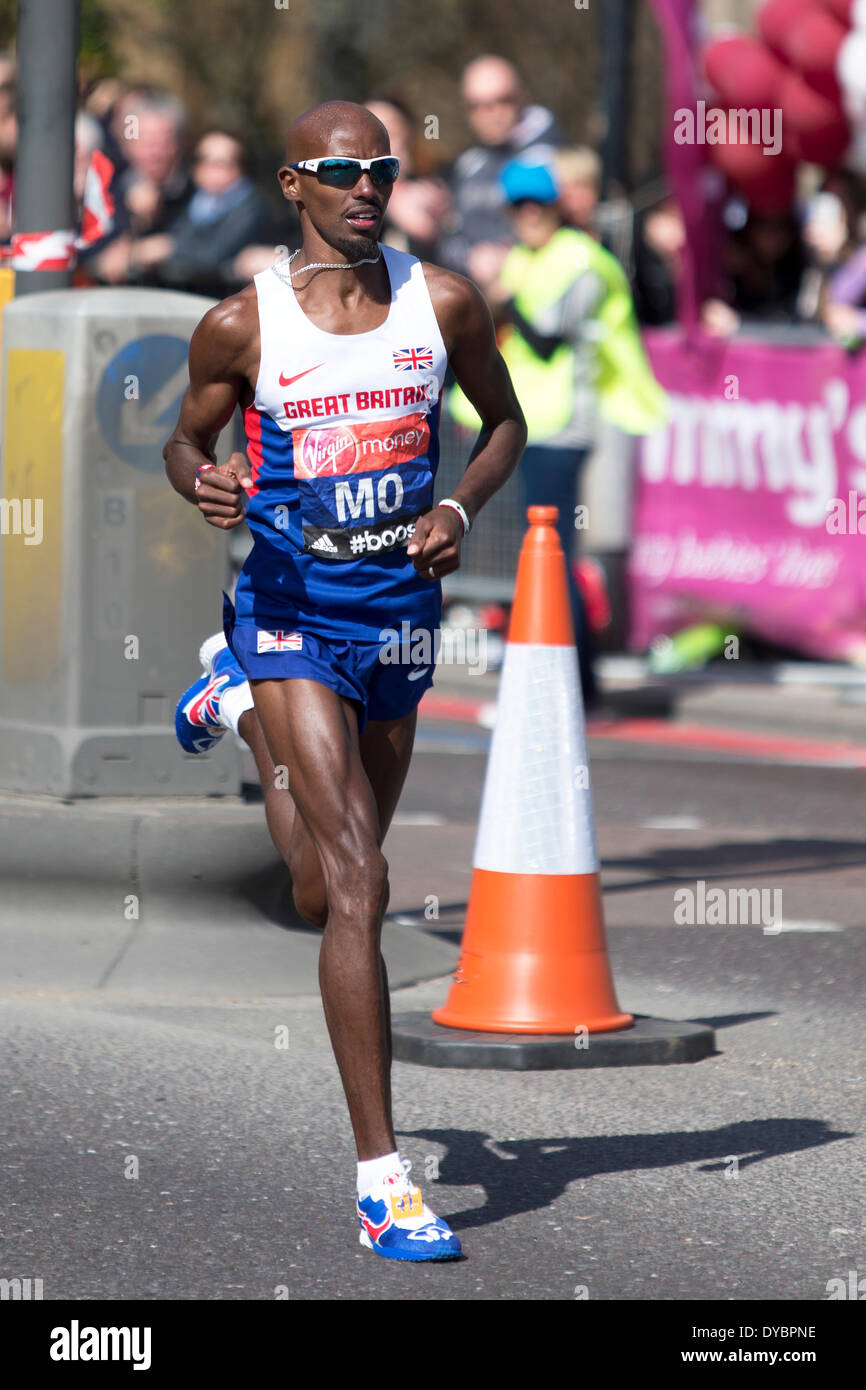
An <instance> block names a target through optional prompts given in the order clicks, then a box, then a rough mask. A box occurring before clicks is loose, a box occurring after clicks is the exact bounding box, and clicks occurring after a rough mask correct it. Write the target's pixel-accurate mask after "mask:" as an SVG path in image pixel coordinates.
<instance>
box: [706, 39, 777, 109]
mask: <svg viewBox="0 0 866 1390" xmlns="http://www.w3.org/2000/svg"><path fill="white" fill-rule="evenodd" d="M704 70H705V72H706V74H707V77H708V78H709V80H710V82H711V83H712V84H713V86H714V87H715V89H716V91H717V92H719V94H720V95H721V96H722V97H723V98H724V100H725V101H726V102H730V104H731V105H732V106H758V107H761V106H775V105H776V104H777V99H778V93H779V83H780V82H781V80H782V75H783V69H782V66H781V64H780V63H779V62H778V60H777V59H776V58H774V57H773V55H772V53H771V52H770V50H769V49H768V48H767V47H766V46H765V45H764V44H763V43H761V41H760V40H759V39H753V38H752V37H751V36H750V35H748V34H733V35H731V37H730V38H726V39H717V40H716V41H715V43H711V44H710V45H709V47H708V48H707V49H706V50H705V52H704Z"/></svg>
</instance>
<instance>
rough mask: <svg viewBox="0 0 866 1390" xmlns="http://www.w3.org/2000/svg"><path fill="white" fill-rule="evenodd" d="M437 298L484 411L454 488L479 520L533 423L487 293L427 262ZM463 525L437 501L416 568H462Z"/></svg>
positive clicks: (451, 348)
mask: <svg viewBox="0 0 866 1390" xmlns="http://www.w3.org/2000/svg"><path fill="white" fill-rule="evenodd" d="M424 274H425V277H426V280H427V286H428V288H429V290H430V297H431V299H432V301H433V307H434V309H435V311H436V317H437V319H438V320H439V326H440V328H441V331H442V337H443V340H444V342H445V347H446V349H447V351H448V359H449V361H450V363H451V368H452V370H453V372H454V375H455V377H456V378H457V381H458V383H459V384H460V386H461V387H462V388H463V391H464V393H465V394H466V396H467V397H468V399H469V400H470V401H471V402H472V404H473V405H474V406H475V409H476V410H477V411H478V414H479V415H480V416H481V433H480V435H479V437H478V440H477V442H476V445H475V448H474V449H473V451H472V455H471V458H470V460H469V463H468V464H467V466H466V471H465V472H464V474H463V477H462V478H461V479H460V482H459V483H458V485H457V487H456V488H455V489H454V490H453V492H452V494H451V495H452V497H453V498H454V499H455V501H457V502H460V503H461V505H462V506H463V507H465V509H466V511H467V512H468V514H469V519H470V521H472V520H474V518H475V516H476V515H477V513H478V512H479V511H480V509H481V508H482V507H483V506H484V504H485V502H487V501H489V499H490V498H491V497H492V496H493V494H494V493H495V492H498V491H499V489H500V488H501V487H502V486H503V485H504V484H505V483H506V482H507V481H508V479H509V478H510V477H511V474H512V473H513V472H514V469H515V468H516V467H517V461H518V459H519V458H520V455H521V453H522V452H523V447H524V445H525V443H526V423H525V421H524V418H523V411H522V410H521V409H520V405H519V404H518V401H517V397H516V395H515V394H514V387H513V386H512V384H511V377H510V376H509V375H508V368H507V367H506V365H505V363H504V361H503V360H502V356H501V354H500V352H499V349H498V347H497V345H496V336H495V333H494V329H493V321H492V319H491V317H490V311H489V309H488V308H487V304H486V302H485V300H484V297H483V295H482V294H481V291H480V290H479V289H478V288H477V287H476V286H475V285H474V284H473V283H472V281H471V280H467V279H466V278H465V277H464V276H462V275H457V274H455V273H454V272H453V271H450V270H443V269H442V268H441V267H439V266H433V265H429V264H425V265H424ZM461 539H462V526H461V523H460V519H459V517H458V516H457V514H456V512H455V511H454V510H453V509H452V508H450V507H434V509H433V511H432V512H428V513H427V514H426V516H423V517H421V518H420V520H419V521H418V522H417V523H416V527H415V534H414V536H413V538H412V542H411V544H410V545H409V546H408V547H407V554H409V555H411V556H412V558H413V562H414V564H415V568H416V569H417V570H418V571H419V573H421V574H427V575H429V572H430V566H431V565H432V564H433V563H434V562H435V566H436V575H437V578H442V576H443V575H445V574H448V573H450V572H451V571H452V570H455V569H457V568H458V567H459V564H460V555H459V545H460V540H461Z"/></svg>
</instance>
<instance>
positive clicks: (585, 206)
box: [553, 145, 601, 236]
mask: <svg viewBox="0 0 866 1390" xmlns="http://www.w3.org/2000/svg"><path fill="white" fill-rule="evenodd" d="M553 167H554V170H555V173H556V181H557V183H558V185H559V206H560V208H561V209H562V216H563V218H564V220H565V223H566V225H567V226H569V227H576V228H577V229H578V231H580V232H588V233H589V235H590V236H598V228H597V226H596V215H597V212H598V200H599V198H600V196H601V159H600V158H599V156H598V155H597V154H596V152H595V150H591V149H590V148H589V146H588V145H575V146H574V147H573V148H569V149H562V150H558V151H557V153H556V155H555V157H554V161H553Z"/></svg>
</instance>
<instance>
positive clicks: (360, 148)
mask: <svg viewBox="0 0 866 1390" xmlns="http://www.w3.org/2000/svg"><path fill="white" fill-rule="evenodd" d="M367 146H370V149H369V152H368V150H367ZM390 153H391V145H390V142H389V139H388V132H387V130H386V129H385V127H384V126H383V124H382V122H381V121H380V120H379V118H378V117H377V116H374V115H373V113H372V111H368V110H367V108H366V106H359V105H358V104H357V103H356V102H354V101H323V102H321V103H320V104H319V105H318V106H312V107H310V110H309V111H304V113H303V114H302V115H300V116H298V118H297V119H296V120H294V121H292V124H291V125H290V126H289V132H288V135H287V137H286V163H287V164H296V163H297V162H298V160H300V159H318V158H319V157H320V156H322V155H329V154H332V155H333V154H342V155H354V156H355V157H356V158H360V159H372V158H375V156H376V155H378V154H390Z"/></svg>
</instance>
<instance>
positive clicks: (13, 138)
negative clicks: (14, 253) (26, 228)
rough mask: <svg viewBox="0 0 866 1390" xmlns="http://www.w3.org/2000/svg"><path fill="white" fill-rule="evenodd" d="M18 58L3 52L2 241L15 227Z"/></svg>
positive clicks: (0, 88) (0, 139)
mask: <svg viewBox="0 0 866 1390" xmlns="http://www.w3.org/2000/svg"><path fill="white" fill-rule="evenodd" d="M15 82H16V68H15V59H14V58H13V57H12V56H11V54H9V53H2V54H0V241H8V240H9V238H10V237H11V235H12V232H13V230H14V219H13V209H12V198H13V193H14V190H15V153H16V150H17V147H18V115H17V106H16V94H15Z"/></svg>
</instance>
